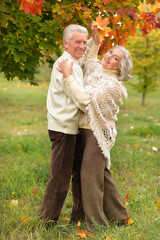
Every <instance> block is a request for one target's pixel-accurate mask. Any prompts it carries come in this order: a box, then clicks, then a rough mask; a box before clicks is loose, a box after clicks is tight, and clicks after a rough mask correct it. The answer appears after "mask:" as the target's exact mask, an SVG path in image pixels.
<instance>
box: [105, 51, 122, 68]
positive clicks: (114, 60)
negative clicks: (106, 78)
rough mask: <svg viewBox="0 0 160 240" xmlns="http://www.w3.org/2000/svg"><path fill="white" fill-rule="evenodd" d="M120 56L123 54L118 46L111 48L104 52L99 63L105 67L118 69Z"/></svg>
mask: <svg viewBox="0 0 160 240" xmlns="http://www.w3.org/2000/svg"><path fill="white" fill-rule="evenodd" d="M122 58H124V54H123V53H122V52H121V51H120V50H119V49H118V48H113V49H111V50H109V51H108V52H106V54H105V56H104V58H103V59H102V61H101V64H102V66H103V67H104V68H105V69H108V70H116V71H118V70H119V66H120V63H121V60H122Z"/></svg>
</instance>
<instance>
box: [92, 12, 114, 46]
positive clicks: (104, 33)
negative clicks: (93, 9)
mask: <svg viewBox="0 0 160 240" xmlns="http://www.w3.org/2000/svg"><path fill="white" fill-rule="evenodd" d="M92 24H93V26H96V27H97V28H98V38H99V41H100V43H102V41H103V40H104V37H108V33H109V32H110V31H111V29H110V28H109V27H107V26H108V24H109V19H108V18H105V19H103V20H102V18H101V16H100V15H99V16H98V17H97V18H96V21H93V23H92Z"/></svg>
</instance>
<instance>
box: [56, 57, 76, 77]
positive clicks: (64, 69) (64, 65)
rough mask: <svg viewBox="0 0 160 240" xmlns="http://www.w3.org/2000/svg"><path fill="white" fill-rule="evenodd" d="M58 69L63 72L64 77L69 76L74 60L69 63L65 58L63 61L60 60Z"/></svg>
mask: <svg viewBox="0 0 160 240" xmlns="http://www.w3.org/2000/svg"><path fill="white" fill-rule="evenodd" d="M58 66H59V67H57V70H58V71H59V72H61V73H62V74H63V77H64V78H67V77H68V76H69V75H71V72H72V66H73V62H71V63H70V64H69V65H68V59H63V60H62V61H61V62H58Z"/></svg>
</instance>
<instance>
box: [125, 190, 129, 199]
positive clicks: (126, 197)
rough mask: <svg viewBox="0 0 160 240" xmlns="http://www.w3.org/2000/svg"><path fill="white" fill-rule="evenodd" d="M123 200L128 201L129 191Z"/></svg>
mask: <svg viewBox="0 0 160 240" xmlns="http://www.w3.org/2000/svg"><path fill="white" fill-rule="evenodd" d="M124 199H125V200H128V199H129V191H128V192H127V194H126V195H125V196H124Z"/></svg>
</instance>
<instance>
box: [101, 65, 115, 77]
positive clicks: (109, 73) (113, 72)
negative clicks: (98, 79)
mask: <svg viewBox="0 0 160 240" xmlns="http://www.w3.org/2000/svg"><path fill="white" fill-rule="evenodd" d="M102 71H103V73H105V74H108V75H110V76H112V77H117V73H118V72H117V71H116V70H111V69H110V70H109V69H106V68H104V67H102Z"/></svg>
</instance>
